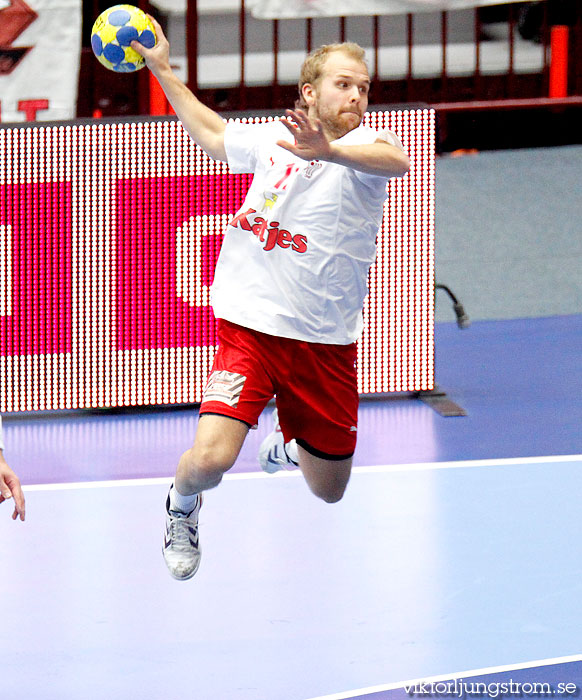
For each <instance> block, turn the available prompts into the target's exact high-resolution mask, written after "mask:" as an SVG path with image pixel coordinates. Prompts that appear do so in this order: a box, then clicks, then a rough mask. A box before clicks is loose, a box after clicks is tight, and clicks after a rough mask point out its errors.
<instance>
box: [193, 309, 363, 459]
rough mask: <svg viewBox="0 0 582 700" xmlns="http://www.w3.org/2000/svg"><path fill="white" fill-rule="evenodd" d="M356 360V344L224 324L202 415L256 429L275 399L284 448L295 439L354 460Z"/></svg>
mask: <svg viewBox="0 0 582 700" xmlns="http://www.w3.org/2000/svg"><path fill="white" fill-rule="evenodd" d="M355 361H356V344H355V343H352V344H351V345H326V344H323V343H307V342H305V341H302V340H293V339H290V338H278V337H276V336H272V335H266V334H265V333H259V332H258V331H253V330H250V329H248V328H243V327H242V326H237V325H236V324H234V323H230V322H229V321H225V320H222V319H221V320H219V322H218V352H217V353H216V356H215V358H214V365H213V367H212V372H211V373H210V377H209V378H208V383H207V385H206V389H205V390H204V396H203V399H202V404H201V405H200V413H201V414H203V413H218V414H220V415H223V416H230V417H231V418H237V419H238V420H241V421H243V422H244V423H248V425H250V426H253V425H255V424H256V423H257V422H258V420H259V416H260V415H261V413H262V411H263V409H264V408H265V406H266V405H267V403H268V402H269V401H270V400H271V399H272V398H273V396H274V395H276V397H277V409H278V412H279V423H280V425H281V430H282V431H283V436H284V438H285V442H289V440H291V439H293V438H295V439H296V440H297V443H298V444H299V445H301V446H302V447H303V448H305V449H306V450H307V451H308V452H310V453H311V454H313V455H315V456H317V457H323V458H326V459H336V460H339V459H347V458H348V457H351V456H352V455H353V453H354V450H355V448H356V438H357V424H358V403H359V396H358V390H357V382H356V370H355Z"/></svg>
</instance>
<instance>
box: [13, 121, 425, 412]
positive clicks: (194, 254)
mask: <svg viewBox="0 0 582 700" xmlns="http://www.w3.org/2000/svg"><path fill="white" fill-rule="evenodd" d="M267 119H271V117H268V118H267V117H257V118H256V120H257V121H261V120H263V121H264V120H267ZM366 120H367V122H368V123H369V124H371V125H372V126H375V127H376V128H389V129H392V130H394V131H395V132H396V133H397V134H398V135H399V136H400V138H401V140H402V142H403V144H404V147H405V149H406V150H407V152H408V153H409V155H410V157H411V162H412V167H411V171H410V173H409V174H408V175H407V176H406V177H404V178H402V179H394V180H391V181H390V182H389V184H388V201H387V203H386V206H385V213H384V220H383V224H382V227H381V230H380V232H379V236H378V257H377V261H376V263H375V265H374V266H373V268H372V270H371V272H370V280H369V287H370V294H369V296H368V298H367V299H366V303H365V309H364V313H365V320H366V323H365V330H364V334H363V336H362V339H361V341H360V342H359V345H358V377H359V389H360V391H361V393H362V394H371V393H383V392H401V391H419V390H425V389H431V388H433V386H434V339H433V328H434V308H433V296H434V279H433V275H434V112H433V111H432V110H428V109H411V110H395V111H386V112H371V113H370V114H368V115H367V117H366ZM251 121H253V120H251ZM251 179H252V176H250V175H233V174H231V173H230V172H229V169H228V166H227V165H226V164H224V163H218V162H215V161H212V160H211V159H210V158H208V157H207V156H206V155H205V154H204V153H203V152H202V151H201V150H200V149H199V148H198V147H197V146H196V145H195V144H194V143H193V142H192V141H191V139H190V138H189V137H188V135H187V134H186V133H185V132H184V130H183V129H182V127H181V125H180V124H179V122H177V121H175V120H174V119H172V118H168V119H166V118H163V119H156V120H133V121H112V122H98V123H90V124H87V123H72V122H71V123H63V124H57V125H54V126H31V125H27V126H14V127H9V126H6V127H0V385H1V393H0V411H2V412H9V411H34V410H56V409H71V408H89V407H112V406H138V405H158V404H179V403H197V402H199V401H200V399H201V395H202V390H203V388H204V384H205V382H206V378H207V376H208V372H209V369H210V366H211V364H212V359H213V356H214V352H215V343H216V335H215V320H214V316H213V314H212V309H211V307H210V306H209V289H210V285H211V284H212V278H213V273H214V266H215V263H216V260H217V257H218V254H219V251H220V245H221V242H222V236H223V231H224V229H225V226H226V224H227V223H228V221H229V220H230V219H231V218H232V217H233V215H234V213H235V212H236V211H237V209H238V208H239V207H240V206H241V204H242V202H243V199H244V195H245V192H246V190H247V189H248V187H249V184H250V182H251Z"/></svg>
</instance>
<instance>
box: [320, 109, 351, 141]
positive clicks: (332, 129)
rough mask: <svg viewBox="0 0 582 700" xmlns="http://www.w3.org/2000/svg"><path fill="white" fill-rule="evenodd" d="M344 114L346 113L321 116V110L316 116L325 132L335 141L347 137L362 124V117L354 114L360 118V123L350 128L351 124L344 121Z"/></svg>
mask: <svg viewBox="0 0 582 700" xmlns="http://www.w3.org/2000/svg"><path fill="white" fill-rule="evenodd" d="M342 114H344V113H343V112H342V113H340V114H337V115H321V114H320V113H319V110H316V114H315V116H316V117H317V119H319V121H320V122H321V123H322V125H323V129H324V131H325V132H326V133H327V134H329V135H330V136H331V137H332V139H333V140H334V141H335V140H337V139H341V137H342V136H345V135H346V134H347V133H349V132H350V131H352V130H353V129H356V128H357V127H358V126H359V125H360V122H361V117H360V115H359V114H358V113H356V112H353V114H355V115H356V116H357V117H358V123H357V124H356V125H355V126H349V124H347V123H346V122H345V121H344V120H342Z"/></svg>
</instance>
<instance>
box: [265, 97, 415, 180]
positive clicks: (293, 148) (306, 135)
mask: <svg viewBox="0 0 582 700" xmlns="http://www.w3.org/2000/svg"><path fill="white" fill-rule="evenodd" d="M287 116H288V119H282V120H281V122H282V123H283V124H284V125H285V126H286V127H287V129H289V131H290V132H291V134H292V135H293V137H294V139H295V143H294V144H292V143H289V142H287V141H278V142H277V145H278V146H281V147H282V148H285V149H286V150H288V151H290V152H291V153H293V154H294V155H296V156H299V158H304V159H305V160H313V159H316V160H325V161H329V162H330V163H338V164H339V165H345V166H346V167H348V168H353V169H354V170H359V171H360V172H363V173H370V174H372V175H383V176H385V177H401V176H402V175H406V173H407V172H408V171H409V169H410V161H409V159H408V156H407V155H406V153H404V151H402V150H401V149H400V148H398V147H397V146H392V145H391V144H389V143H386V141H384V140H382V139H377V140H376V142H375V143H370V144H362V145H358V146H344V145H342V144H338V143H335V142H332V143H329V141H328V140H327V138H326V137H325V134H324V131H323V125H322V124H321V122H320V121H319V120H317V119H316V120H314V121H311V120H310V119H309V118H308V117H307V115H306V114H305V112H303V111H302V110H300V109H297V110H287ZM290 119H292V120H293V121H290Z"/></svg>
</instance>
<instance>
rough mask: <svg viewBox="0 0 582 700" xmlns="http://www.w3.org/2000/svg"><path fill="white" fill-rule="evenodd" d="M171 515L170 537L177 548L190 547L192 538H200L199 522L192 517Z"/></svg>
mask: <svg viewBox="0 0 582 700" xmlns="http://www.w3.org/2000/svg"><path fill="white" fill-rule="evenodd" d="M169 515H170V527H169V530H170V539H171V541H172V546H174V547H176V548H177V549H190V548H191V546H192V545H191V541H190V538H193V539H195V540H196V541H197V540H198V522H197V521H195V520H193V519H192V518H180V517H177V516H175V515H172V514H171V513H170V514H169Z"/></svg>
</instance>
